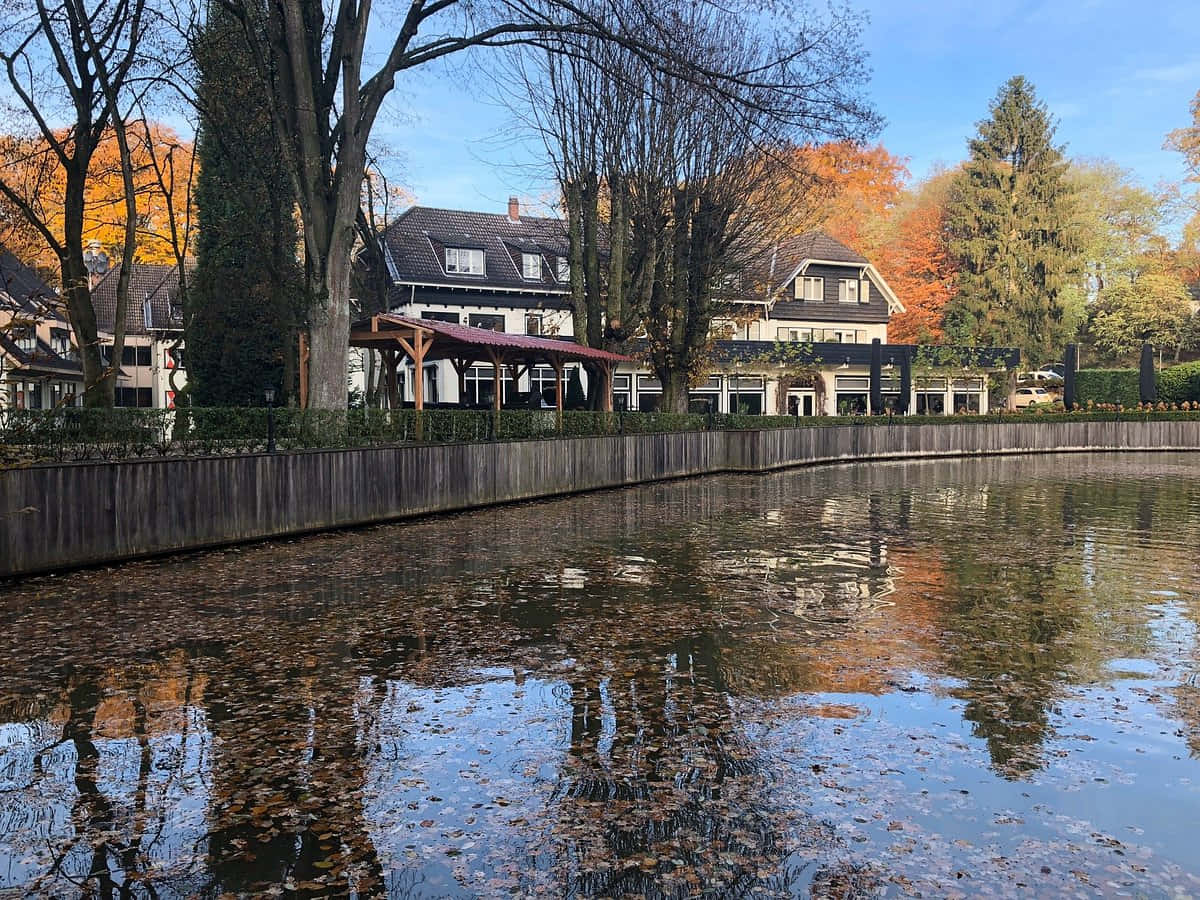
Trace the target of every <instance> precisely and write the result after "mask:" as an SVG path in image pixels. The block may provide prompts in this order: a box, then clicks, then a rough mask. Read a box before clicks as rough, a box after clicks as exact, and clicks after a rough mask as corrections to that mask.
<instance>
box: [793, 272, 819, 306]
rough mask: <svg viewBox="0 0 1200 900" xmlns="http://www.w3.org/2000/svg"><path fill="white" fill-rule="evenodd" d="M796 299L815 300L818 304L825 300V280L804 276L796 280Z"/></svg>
mask: <svg viewBox="0 0 1200 900" xmlns="http://www.w3.org/2000/svg"><path fill="white" fill-rule="evenodd" d="M796 299H797V300H815V301H817V302H818V303H819V302H820V301H822V300H824V299H825V279H824V278H812V277H810V276H807V275H806V276H804V277H803V278H797V279H796Z"/></svg>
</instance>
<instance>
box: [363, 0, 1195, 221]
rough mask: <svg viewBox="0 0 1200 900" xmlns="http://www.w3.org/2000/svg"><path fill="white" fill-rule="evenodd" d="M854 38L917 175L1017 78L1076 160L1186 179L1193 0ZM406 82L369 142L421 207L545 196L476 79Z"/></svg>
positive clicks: (896, 142) (1002, 2) (872, 31)
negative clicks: (1178, 137) (377, 142)
mask: <svg viewBox="0 0 1200 900" xmlns="http://www.w3.org/2000/svg"><path fill="white" fill-rule="evenodd" d="M857 6H858V8H860V9H865V11H866V12H867V13H868V14H869V16H870V19H871V21H870V23H869V24H868V25H867V27H866V29H865V31H864V33H863V44H864V50H865V51H866V52H867V53H868V54H869V59H870V66H871V68H872V70H873V76H872V79H871V83H870V85H869V87H868V88H867V92H868V95H869V96H870V98H871V100H872V101H873V103H874V104H875V106H876V108H877V109H878V110H879V112H880V113H881V114H882V115H883V116H884V117H885V118H886V119H887V125H886V127H885V128H884V130H883V132H882V133H881V135H880V139H881V140H882V141H883V143H884V144H885V145H886V146H887V147H888V149H889V150H891V151H892V152H893V153H895V154H897V155H899V156H903V157H907V158H908V159H909V161H910V162H909V167H910V169H911V171H912V174H913V175H914V177H918V178H919V177H921V176H923V175H925V174H927V173H928V172H929V171H930V169H931V167H933V166H935V165H937V164H939V163H941V164H951V163H954V162H957V161H958V160H959V159H961V158H962V157H963V156H964V155H965V152H966V140H967V138H968V136H969V135H970V134H972V133H973V132H974V126H975V123H976V122H977V121H978V120H979V119H981V118H983V117H984V116H985V115H986V114H987V104H988V101H989V100H990V99H991V98H992V97H993V96H994V95H995V93H996V91H997V89H998V88H999V86H1000V85H1001V84H1002V83H1003V82H1004V81H1005V80H1006V79H1008V78H1009V77H1010V76H1012V75H1016V74H1021V75H1025V76H1026V77H1027V78H1029V79H1030V80H1031V81H1032V82H1033V83H1034V85H1035V86H1036V87H1037V89H1038V93H1039V95H1040V96H1041V97H1042V99H1043V100H1045V101H1046V102H1047V103H1048V104H1049V106H1050V109H1051V111H1052V112H1053V113H1054V114H1055V115H1056V116H1057V117H1058V119H1059V130H1058V138H1059V141H1060V142H1062V143H1065V144H1066V145H1067V152H1068V153H1069V154H1070V155H1071V156H1080V157H1108V158H1110V159H1113V160H1115V161H1116V162H1117V163H1119V164H1120V165H1122V166H1124V167H1125V168H1128V169H1131V170H1132V171H1134V172H1135V174H1136V175H1137V176H1138V177H1139V178H1140V180H1141V181H1143V182H1144V183H1145V184H1147V185H1148V186H1153V185H1154V184H1155V183H1156V182H1158V181H1159V180H1162V179H1178V178H1180V177H1181V176H1182V174H1183V168H1182V164H1181V162H1180V158H1179V156H1178V154H1175V153H1171V152H1169V151H1166V150H1163V149H1162V143H1163V139H1164V137H1165V135H1166V133H1167V132H1168V131H1170V130H1171V129H1172V128H1177V127H1180V126H1182V125H1184V124H1186V122H1187V118H1188V104H1189V102H1190V100H1191V98H1192V97H1193V96H1194V95H1195V93H1196V91H1197V90H1200V41H1198V40H1197V36H1198V35H1200V2H1197V0H1144V2H1131V0H1053V2H1050V0H978V2H967V0H963V2H957V0H911V2H910V0H870V2H866V3H862V2H860V3H858V4H857ZM446 74H447V72H445V71H444V70H442V71H427V72H421V73H415V74H411V75H409V76H408V77H407V80H402V81H401V82H400V84H399V90H398V91H397V94H396V95H395V96H394V97H393V98H392V101H391V104H390V106H391V115H390V116H389V117H388V118H387V119H385V120H384V121H381V122H380V123H379V128H378V130H377V132H376V133H377V135H378V136H379V137H380V138H381V139H383V141H385V142H386V143H387V144H388V145H389V146H390V147H391V148H392V149H394V150H395V151H397V154H398V162H397V166H398V168H399V170H400V177H401V180H402V181H403V182H404V183H405V184H406V185H407V186H408V187H409V188H410V190H411V191H412V192H413V193H414V194H415V195H416V198H417V201H418V202H419V203H422V204H425V205H430V206H448V207H457V208H464V209H480V210H496V211H499V210H501V209H502V208H503V206H504V203H505V200H506V198H507V197H508V196H509V194H512V193H515V194H519V195H521V196H522V197H523V198H528V199H536V198H538V197H543V198H544V197H546V196H548V195H549V192H548V187H549V186H548V184H547V182H546V179H545V177H544V173H541V172H540V171H539V166H538V155H537V153H536V152H535V149H536V148H532V147H527V146H522V145H520V144H519V143H516V142H514V141H513V140H512V133H513V129H512V126H511V123H510V121H509V119H510V117H509V114H508V113H507V112H506V111H504V110H503V109H501V108H500V107H499V106H498V105H496V104H495V103H493V102H490V101H489V100H488V96H489V95H490V94H491V93H492V90H491V88H490V86H489V84H488V83H487V79H486V76H485V75H484V74H483V73H481V72H480V71H479V70H478V69H472V70H469V71H464V72H461V73H458V74H457V75H456V76H455V77H453V78H451V79H447V78H446V77H445V76H446Z"/></svg>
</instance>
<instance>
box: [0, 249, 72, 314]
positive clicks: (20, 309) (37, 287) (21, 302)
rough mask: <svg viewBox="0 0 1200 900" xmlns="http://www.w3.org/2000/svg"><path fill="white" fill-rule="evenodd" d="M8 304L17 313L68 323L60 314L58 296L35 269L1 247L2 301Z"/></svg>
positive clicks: (0, 281)
mask: <svg viewBox="0 0 1200 900" xmlns="http://www.w3.org/2000/svg"><path fill="white" fill-rule="evenodd" d="M4 301H8V302H9V303H10V304H11V305H12V306H14V307H15V309H14V310H13V311H14V312H17V313H20V314H23V315H26V316H30V317H38V318H43V319H53V320H55V321H60V322H65V321H66V319H65V318H63V316H62V315H61V314H60V313H59V312H58V310H57V306H58V302H57V301H58V293H57V292H56V291H55V290H54V288H52V287H50V285H48V284H47V283H46V282H45V281H43V280H42V278H41V276H40V275H38V273H37V272H36V271H35V270H34V269H33V267H31V266H27V265H25V263H23V262H21V261H20V260H19V259H17V257H16V256H14V255H13V254H12V253H10V252H9V251H8V250H7V249H5V248H4V247H0V302H4Z"/></svg>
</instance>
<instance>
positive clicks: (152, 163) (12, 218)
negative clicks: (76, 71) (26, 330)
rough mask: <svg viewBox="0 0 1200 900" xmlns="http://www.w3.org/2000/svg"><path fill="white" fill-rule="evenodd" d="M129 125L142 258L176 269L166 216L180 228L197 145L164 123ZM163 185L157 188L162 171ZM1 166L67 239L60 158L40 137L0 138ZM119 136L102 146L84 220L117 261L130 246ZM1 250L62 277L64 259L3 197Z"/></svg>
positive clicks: (0, 206)
mask: <svg viewBox="0 0 1200 900" xmlns="http://www.w3.org/2000/svg"><path fill="white" fill-rule="evenodd" d="M148 132H149V133H148V135H147V127H146V126H145V125H144V124H143V123H141V122H134V123H130V125H129V131H128V137H129V142H130V149H131V153H132V157H133V164H134V185H135V194H136V196H137V213H138V229H137V230H138V239H137V249H136V257H135V258H136V259H137V261H138V262H144V263H165V264H169V265H174V263H175V256H174V251H173V249H172V244H171V238H170V234H171V232H170V228H169V225H168V213H169V212H173V213H174V214H175V215H176V216H177V217H178V221H180V222H182V221H183V219H184V217H185V216H186V215H187V214H188V212H189V208H188V203H189V193H190V181H191V174H192V171H191V170H192V144H191V142H190V141H184V140H181V139H180V138H179V136H178V135H177V134H176V133H175V132H174V131H173V130H172V129H170V128H168V127H167V126H165V125H162V124H158V123H153V122H151V123H149V128H148ZM156 164H157V167H158V169H159V170H160V171H161V172H162V175H163V182H164V183H163V184H160V183H159V173H158V172H156ZM0 165H3V166H4V170H5V180H6V181H7V182H8V183H9V184H10V185H12V186H13V187H14V189H15V190H16V192H17V193H18V194H19V195H20V196H21V197H22V198H23V199H24V200H25V201H26V202H28V203H29V205H30V206H32V207H33V209H34V212H35V213H36V214H37V216H38V217H39V218H40V219H41V220H42V221H43V222H44V223H45V224H46V226H47V228H48V229H49V231H50V232H51V233H52V234H54V235H55V236H56V237H57V238H58V239H59V240H62V235H63V212H62V211H63V193H64V179H63V173H62V170H61V168H59V167H58V165H57V164H56V160H55V157H54V155H53V153H52V151H51V150H50V148H49V147H48V146H47V145H46V143H45V141H44V140H42V139H41V138H33V137H21V136H15V135H0ZM124 193H125V192H124V184H123V179H122V177H121V166H120V156H119V153H118V149H117V139H116V135H115V134H114V133H112V132H111V131H110V132H109V133H108V134H106V135H105V137H104V138H103V139H102V140H101V142H100V145H99V146H98V147H97V150H96V154H95V156H94V157H93V158H92V163H91V167H90V180H89V183H88V188H87V197H86V204H87V205H86V209H85V214H84V238H85V240H89V241H90V240H98V241H100V243H101V244H102V245H103V246H104V249H105V250H106V251H107V252H108V254H109V257H110V258H112V259H119V258H120V255H121V247H122V244H123V242H124V229H125V197H124ZM0 244H3V245H5V246H7V247H8V248H9V249H10V250H11V251H12V252H13V253H14V254H16V255H17V256H18V257H19V258H21V259H22V261H23V262H26V263H27V264H29V265H32V266H34V267H35V268H37V269H38V270H39V271H40V272H42V273H45V274H49V273H54V274H57V271H58V260H57V259H56V258H55V256H54V254H53V252H52V251H51V250H50V248H49V247H48V246H46V242H45V240H43V238H42V236H41V235H40V234H39V233H38V231H37V230H36V229H35V228H34V227H33V226H32V225H31V224H30V223H29V221H28V220H27V219H26V218H25V216H24V215H23V214H22V212H21V211H20V210H19V209H18V208H17V207H16V206H15V205H14V204H12V203H9V202H7V201H4V200H3V199H2V198H0Z"/></svg>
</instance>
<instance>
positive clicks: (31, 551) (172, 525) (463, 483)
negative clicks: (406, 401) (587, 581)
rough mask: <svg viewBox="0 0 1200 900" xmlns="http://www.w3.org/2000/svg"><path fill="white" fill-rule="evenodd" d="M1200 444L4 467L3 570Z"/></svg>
mask: <svg viewBox="0 0 1200 900" xmlns="http://www.w3.org/2000/svg"><path fill="white" fill-rule="evenodd" d="M1198 449H1200V422H1196V421H1149V422H1038V421H1030V422H1013V423H986V424H969V423H953V424H945V425H892V426H877V425H875V426H845V425H839V426H829V427H804V428H775V429H770V430H761V431H713V432H686V433H674V434H637V435H621V436H610V437H589V438H573V439H560V440H547V441H516V442H510V443H486V444H441V445H409V446H398V447H391V448H370V449H360V450H325V451H309V452H295V453H279V454H274V455H267V454H256V455H247V456H227V457H202V458H187V459H180V458H165V459H156V460H135V461H127V462H114V463H78V464H65V465H48V466H33V467H30V468H26V469H13V470H8V471H4V472H0V576H11V575H24V574H31V573H36V572H46V571H53V570H59V569H68V568H71V567H77V566H83V565H89V564H94V563H105V562H113V561H117V560H123V559H132V558H135V557H140V556H149V555H155V554H161V553H170V552H174V551H182V550H194V549H198V548H202V547H214V546H219V545H223V544H232V543H239V542H244V541H254V540H262V539H265V538H272V537H281V536H283V535H291V534H298V533H303V532H308V531H319V530H323V529H331V528H341V527H347V526H353V525H363V524H367V523H372V522H383V521H388V520H392V519H402V518H407V517H411V516H419V515H423V514H427V513H437V512H449V511H452V510H461V509H468V508H473V507H480V506H488V505H492V504H497V503H507V502H511V501H516V500H529V499H534V498H538V497H551V496H555V495H558V494H569V493H576V492H580V491H590V490H596V489H599V488H611V487H620V486H622V485H630V484H637V483H640V482H646V481H656V480H662V479H668V478H680V477H684V476H689V475H703V474H710V473H716V472H764V471H769V470H771V469H780V468H785V467H789V466H804V465H812V464H817V463H829V462H840V461H856V460H872V459H919V458H928V457H942V456H976V455H990V454H1010V453H1054V452H1063V451H1088V450H1198ZM427 551H428V552H436V548H427Z"/></svg>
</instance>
